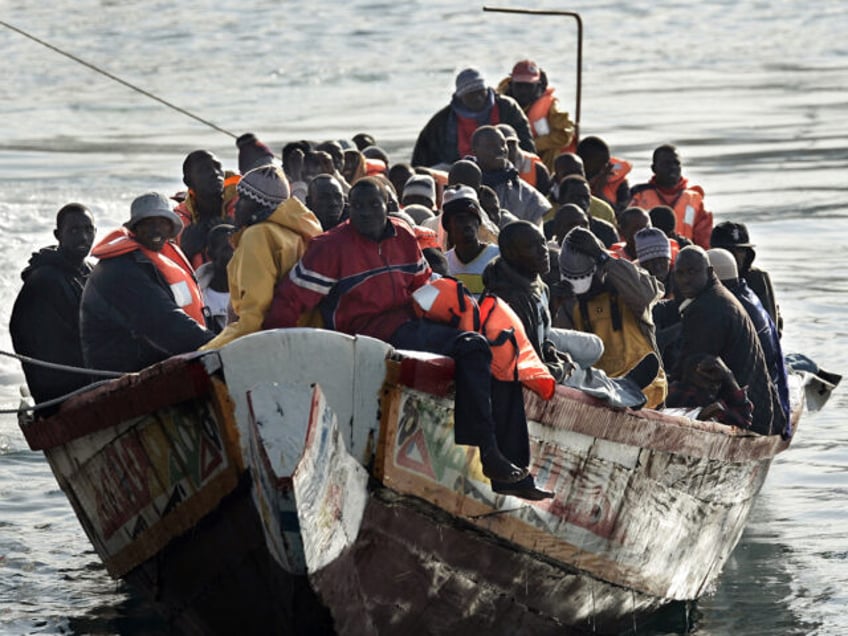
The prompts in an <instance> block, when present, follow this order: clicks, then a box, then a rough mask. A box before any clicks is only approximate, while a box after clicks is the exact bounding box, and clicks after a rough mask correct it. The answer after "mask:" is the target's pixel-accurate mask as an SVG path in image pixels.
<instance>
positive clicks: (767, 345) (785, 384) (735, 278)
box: [707, 247, 791, 437]
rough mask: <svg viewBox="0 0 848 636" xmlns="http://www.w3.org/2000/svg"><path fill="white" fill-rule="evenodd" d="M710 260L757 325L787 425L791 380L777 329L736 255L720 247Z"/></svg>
mask: <svg viewBox="0 0 848 636" xmlns="http://www.w3.org/2000/svg"><path fill="white" fill-rule="evenodd" d="M707 257H708V258H709V259H710V265H711V266H712V268H713V271H714V272H715V274H716V276H717V277H718V279H719V280H720V281H721V284H722V285H724V286H725V287H726V288H727V289H728V290H729V291H730V293H731V294H733V296H734V297H735V298H736V300H738V301H739V302H740V303H741V304H742V306H743V307H744V308H745V311H746V312H748V317H749V318H750V319H751V322H752V323H754V329H755V330H756V332H757V336H758V337H759V339H760V345H762V347H763V355H765V357H766V365H767V366H768V372H769V378H771V381H772V384H774V386H775V388H776V389H777V396H778V398H780V406H781V407H782V409H783V415H784V417H785V418H786V422H787V423H788V422H789V416H790V413H789V409H790V404H789V379H788V377H787V375H786V363H785V361H784V358H783V348H782V347H781V346H780V336H779V335H778V333H777V327H776V326H775V324H774V321H772V319H771V316H769V315H768V312H767V311H766V310H765V308H764V307H763V304H762V303H761V302H760V299H759V298H757V295H756V294H755V293H754V292H753V291H751V288H750V287H748V284H747V283H746V282H745V279H744V278H739V274H738V271H737V269H736V259H734V258H733V254H731V253H730V252H728V251H727V250H725V249H722V248H720V247H715V248H713V249H711V250H707ZM784 435H785V436H787V437H789V436H791V432H790V431H788V430H786V431H784Z"/></svg>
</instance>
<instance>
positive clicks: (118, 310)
mask: <svg viewBox="0 0 848 636" xmlns="http://www.w3.org/2000/svg"><path fill="white" fill-rule="evenodd" d="M124 228H126V229H124ZM124 228H121V229H118V230H115V231H113V232H111V233H110V234H109V235H107V236H106V238H104V239H103V240H102V241H100V243H98V244H97V245H96V246H95V248H94V250H93V251H92V255H93V256H96V257H97V258H99V259H100V262H98V263H97V265H96V266H95V267H94V271H93V272H92V273H91V276H90V277H89V279H88V283H86V286H85V290H84V291H83V293H82V303H81V305H80V333H81V337H82V354H83V359H84V360H85V365H86V366H87V367H88V368H90V369H100V370H104V371H127V372H129V371H140V370H141V369H143V368H144V367H146V366H149V365H151V364H154V363H156V362H160V361H162V360H165V359H166V358H169V357H170V356H173V355H176V354H178V353H186V352H189V351H194V350H195V349H197V348H198V347H199V346H201V345H202V344H204V343H206V342H208V341H209V340H210V339H211V338H212V335H213V334H212V332H211V331H209V330H208V329H206V326H205V320H204V317H203V300H202V299H201V297H200V290H199V289H198V287H197V283H196V282H195V279H194V270H193V269H192V267H191V265H190V264H189V262H188V260H187V259H186V257H185V255H184V254H183V253H182V251H180V248H179V247H177V245H176V244H175V243H173V242H172V241H173V239H174V238H175V237H176V236H177V235H178V234H179V233H180V229H182V222H181V221H180V217H178V216H177V215H176V214H175V213H174V212H173V211H172V210H171V206H170V204H169V203H168V199H167V198H165V197H164V196H163V195H161V194H159V193H157V192H149V193H147V194H143V195H141V196H140V197H137V198H136V199H135V200H134V201H133V202H132V206H131V214H130V220H129V221H127V222H126V223H125V224H124Z"/></svg>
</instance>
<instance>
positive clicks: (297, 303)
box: [262, 250, 338, 329]
mask: <svg viewBox="0 0 848 636" xmlns="http://www.w3.org/2000/svg"><path fill="white" fill-rule="evenodd" d="M318 251H319V250H307V251H306V253H305V254H304V255H303V257H302V258H301V259H300V260H299V261H298V262H297V264H296V265H295V266H294V267H293V268H292V269H291V271H290V272H289V275H288V276H286V277H285V278H283V280H281V281H280V282H279V283H278V284H277V287H276V289H275V290H274V300H273V301H272V302H271V308H270V309H269V310H268V313H267V315H266V316H265V322H264V323H263V325H262V327H263V328H264V329H277V328H281V327H294V326H296V325H297V320H298V318H300V316H301V314H303V313H305V312H307V311H309V310H311V309H313V308H314V307H316V306H317V305H318V303H320V302H321V300H322V299H323V298H324V297H325V296H326V295H327V294H329V293H330V290H331V289H332V288H333V286H334V285H335V284H336V283H337V282H338V279H337V278H333V277H332V276H331V275H328V274H326V273H322V272H321V271H320V270H321V269H325V268H321V267H319V265H320V264H322V261H324V262H326V260H325V259H323V258H321V256H320V255H319V254H317V253H316V252H318Z"/></svg>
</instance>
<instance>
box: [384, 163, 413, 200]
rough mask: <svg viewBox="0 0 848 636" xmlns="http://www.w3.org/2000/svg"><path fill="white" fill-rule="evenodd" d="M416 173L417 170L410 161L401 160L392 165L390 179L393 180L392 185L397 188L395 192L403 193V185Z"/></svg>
mask: <svg viewBox="0 0 848 636" xmlns="http://www.w3.org/2000/svg"><path fill="white" fill-rule="evenodd" d="M414 174H415V170H414V169H413V168H412V166H411V165H409V164H408V163H404V162H400V163H395V164H392V167H391V168H389V174H388V177H389V181H391V182H392V186H393V187H394V189H395V192H398V193H400V194H403V186H404V185H405V184H406V182H407V181H409V178H410V177H412V176H413V175H414Z"/></svg>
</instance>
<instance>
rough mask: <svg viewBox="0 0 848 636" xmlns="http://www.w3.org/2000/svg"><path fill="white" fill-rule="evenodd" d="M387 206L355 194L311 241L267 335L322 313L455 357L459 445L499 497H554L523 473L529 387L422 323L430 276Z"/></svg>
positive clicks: (368, 184) (404, 345) (458, 336)
mask: <svg viewBox="0 0 848 636" xmlns="http://www.w3.org/2000/svg"><path fill="white" fill-rule="evenodd" d="M388 200H389V199H388V193H387V192H386V187H385V186H384V185H383V184H382V183H381V182H380V181H377V180H376V179H373V178H364V179H360V180H359V181H357V182H356V183H355V184H354V185H353V187H352V188H351V192H350V219H349V220H348V221H346V222H344V223H342V224H341V225H339V226H338V227H336V228H333V229H332V230H330V231H329V232H327V233H325V234H323V235H321V236H319V237H316V238H315V239H313V240H312V242H311V243H310V245H309V248H308V249H307V251H306V253H305V254H304V255H303V257H302V258H301V260H300V262H298V264H297V265H296V266H295V268H294V269H293V270H292V271H291V273H290V275H289V276H287V277H286V278H285V279H284V280H283V281H282V282H281V283H280V284H279V285H278V286H277V289H276V291H275V294H274V302H273V304H272V305H271V309H270V311H269V312H268V316H267V318H266V320H265V324H264V326H265V327H266V328H276V327H293V326H295V325H296V324H297V321H298V318H299V317H300V316H301V314H303V313H304V312H306V311H309V310H311V309H313V308H316V307H317V308H318V309H319V311H320V312H321V315H322V317H323V320H324V325H325V326H326V327H327V328H328V329H335V330H337V331H342V332H344V333H348V334H351V335H355V334H362V335H366V336H371V337H374V338H379V339H381V340H384V341H386V342H389V343H390V344H391V345H392V346H394V347H397V348H399V349H411V350H416V351H432V352H434V353H439V354H442V355H450V356H451V357H453V358H454V360H455V363H456V366H455V372H454V378H455V383H456V398H455V399H456V402H455V413H454V420H455V439H456V443H457V444H469V445H474V446H478V447H479V448H480V458H481V461H482V464H483V473H484V474H485V475H486V476H487V477H489V478H490V479H491V480H492V481H493V484H492V485H493V488H494V489H496V490H498V492H504V493H509V494H515V495H518V496H521V497H526V498H529V499H540V498H544V497H549V496H552V494H551V493H546V492H544V491H541V490H538V489H537V488H536V486H535V483H534V481H533V478H532V476H530V475H529V474H528V470H527V468H525V467H526V466H527V465H528V464H529V460H530V457H529V438H528V434H527V423H526V419H525V417H524V406H523V398H522V391H521V385H520V384H519V383H518V382H515V381H501V380H497V379H495V378H493V377H492V374H491V371H490V363H491V360H492V352H491V350H490V348H489V345H488V341H487V340H486V338H485V337H484V336H482V335H481V334H479V333H476V332H468V331H466V332H463V331H460V330H458V329H455V328H452V327H449V326H447V325H444V324H439V323H435V322H430V321H427V320H423V319H416V318H415V313H414V309H413V292H414V291H416V290H417V289H419V288H420V287H422V286H423V285H425V284H426V283H427V282H428V281H429V279H430V273H431V272H430V268H429V266H428V265H427V263H426V261H425V260H424V257H423V256H422V254H421V250H420V249H419V247H418V243H417V241H416V238H415V236H414V234H413V233H412V232H411V231H409V229H408V228H407V227H406V226H405V224H404V223H403V222H402V221H400V220H397V219H394V218H390V217H389V215H388V207H387V204H388Z"/></svg>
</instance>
